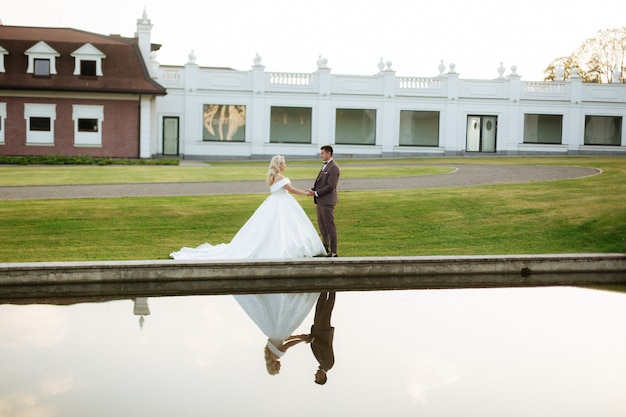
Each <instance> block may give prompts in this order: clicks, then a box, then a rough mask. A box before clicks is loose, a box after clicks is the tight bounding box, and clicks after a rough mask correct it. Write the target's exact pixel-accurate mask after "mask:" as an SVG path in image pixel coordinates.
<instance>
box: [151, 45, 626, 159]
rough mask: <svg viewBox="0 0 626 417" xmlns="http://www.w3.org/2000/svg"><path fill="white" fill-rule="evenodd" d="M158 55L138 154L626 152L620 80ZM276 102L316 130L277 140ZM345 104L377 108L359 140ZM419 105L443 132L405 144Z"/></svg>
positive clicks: (625, 93) (625, 92) (625, 97)
mask: <svg viewBox="0 0 626 417" xmlns="http://www.w3.org/2000/svg"><path fill="white" fill-rule="evenodd" d="M151 64H152V66H151V71H154V72H155V73H156V76H155V80H156V81H157V82H158V83H159V84H161V85H162V86H164V87H165V88H166V89H167V93H168V94H167V95H166V96H163V97H158V98H157V99H156V105H155V107H156V108H155V109H154V115H155V117H154V118H153V120H152V121H151V123H150V126H151V130H152V132H151V133H150V141H149V142H148V141H146V142H144V141H142V150H141V156H142V157H151V156H157V155H180V156H181V157H183V158H187V159H250V158H253V159H259V158H267V157H269V156H271V155H275V154H277V153H280V154H283V155H287V156H291V157H314V156H316V155H317V153H318V150H319V147H320V146H322V145H326V144H330V145H333V147H334V149H335V153H337V154H338V155H341V156H342V157H344V158H345V157H400V156H420V155H424V156H436V155H440V156H444V155H445V156H454V155H465V154H475V153H479V152H482V153H494V154H503V155H525V154H557V155H576V154H626V123H624V122H623V119H624V116H626V85H624V84H619V83H614V84H588V83H583V82H582V80H581V79H580V78H578V77H577V76H576V75H574V76H573V77H572V78H570V79H568V80H560V81H554V82H538V81H522V80H521V78H520V76H518V75H517V74H516V68H515V67H513V68H511V73H510V74H509V75H507V76H505V75H504V72H505V69H504V68H502V67H501V68H500V70H499V74H500V76H499V77H498V78H496V79H492V80H470V79H462V78H460V77H459V74H458V73H456V72H455V66H454V64H451V65H450V66H449V68H446V67H445V66H444V65H440V66H439V72H440V73H439V75H438V76H434V77H399V76H396V72H395V71H394V70H393V69H392V68H391V65H390V64H387V65H385V64H383V63H382V62H381V63H380V64H379V68H380V71H379V73H377V74H375V75H371V76H363V75H342V74H332V73H331V70H330V68H328V66H327V65H326V62H325V60H322V59H320V60H319V61H318V69H317V71H316V72H314V73H310V74H300V73H273V72H266V71H265V67H264V66H263V65H262V64H261V58H260V57H259V56H257V57H256V58H255V60H254V65H253V66H252V67H251V69H250V70H249V71H235V70H230V69H216V68H202V67H199V66H198V65H197V64H196V63H195V56H193V53H191V54H190V57H189V62H188V63H187V64H186V65H185V66H166V65H159V64H158V63H156V62H155V61H152V62H151ZM614 79H619V76H618V77H614ZM206 105H219V106H220V109H221V110H220V111H222V112H226V109H228V111H229V112H230V113H229V114H230V116H229V120H230V122H228V123H231V126H234V130H237V129H238V131H239V132H240V133H239V135H240V137H239V139H238V140H228V139H229V138H228V134H227V133H226V132H225V131H224V132H221V139H220V137H217V136H215V137H210V138H207V131H206V127H205V126H204V125H203V121H204V119H205V110H206V109H207V107H205V106H206ZM216 108H217V106H216ZM274 108H290V109H294V110H297V109H303V110H304V112H305V114H310V119H309V120H307V123H308V126H310V138H309V139H308V140H305V142H302V141H301V140H300V141H299V142H298V143H290V141H289V140H284V139H285V138H284V137H281V138H278V139H276V138H275V137H274V132H273V131H272V123H271V117H272V111H273V110H272V109H274ZM345 109H348V110H350V109H354V110H356V111H363V110H365V111H366V114H368V115H373V116H372V117H373V120H372V121H364V122H363V123H365V124H367V125H368V126H369V125H370V122H371V126H372V127H371V129H373V130H372V132H371V133H370V136H371V137H369V138H363V143H358V140H359V139H358V138H357V143H347V142H346V141H345V140H338V137H337V132H338V128H339V126H338V125H337V120H338V114H339V112H341V110H345ZM236 110H237V111H238V112H237V113H236V112H235V111H236ZM403 112H405V113H403ZM414 112H417V113H414ZM421 112H428V113H424V114H429V115H431V116H430V117H432V115H433V114H435V116H434V119H433V120H436V121H437V124H438V126H435V128H436V129H435V131H436V138H435V139H434V140H432V138H431V139H430V141H431V142H432V143H426V144H420V143H419V141H420V139H419V137H416V141H417V142H418V143H417V144H413V143H409V144H407V143H402V141H401V139H400V137H401V135H406V132H405V131H404V130H403V129H405V128H406V126H407V124H406V120H405V122H403V121H401V120H402V118H403V117H405V116H413V115H414V114H417V115H419V114H422V113H421ZM207 113H208V112H207ZM223 114H226V113H223ZM364 114H365V113H364ZM206 116H209V115H208V114H207V115H206ZM226 117H227V116H224V120H225V119H226ZM481 124H482V126H483V127H481ZM219 126H222V125H219ZM357 127H358V126H357ZM485 127H488V129H487V130H486V129H485ZM220 128H221V127H220ZM363 128H364V129H367V128H368V127H367V126H364V127H363ZM473 129H476V133H472V130H473ZM244 130H245V134H243V133H241V132H243V131H244ZM488 130H489V131H488ZM597 132H600V133H597ZM216 135H217V133H216ZM473 135H476V136H473ZM546 135H547V136H546ZM602 135H604V136H606V140H605V139H603V137H602ZM542 136H543V139H542ZM142 137H144V136H143V135H142ZM545 138H548V139H547V140H546V139H545ZM147 146H149V149H146V148H145V147H147Z"/></svg>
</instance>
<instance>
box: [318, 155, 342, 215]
mask: <svg viewBox="0 0 626 417" xmlns="http://www.w3.org/2000/svg"><path fill="white" fill-rule="evenodd" d="M339 174H340V169H339V165H337V163H336V162H335V160H334V159H333V160H331V161H329V162H328V164H326V165H325V166H324V167H323V168H322V169H321V170H320V173H319V174H318V175H317V178H316V179H315V184H314V185H313V191H316V192H317V197H314V198H313V201H314V202H315V204H320V205H322V206H334V205H335V204H337V200H338V198H337V185H338V184H339Z"/></svg>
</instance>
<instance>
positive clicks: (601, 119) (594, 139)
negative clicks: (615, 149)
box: [585, 116, 622, 146]
mask: <svg viewBox="0 0 626 417" xmlns="http://www.w3.org/2000/svg"><path fill="white" fill-rule="evenodd" d="M621 142H622V118H621V116H585V145H604V146H620V145H621Z"/></svg>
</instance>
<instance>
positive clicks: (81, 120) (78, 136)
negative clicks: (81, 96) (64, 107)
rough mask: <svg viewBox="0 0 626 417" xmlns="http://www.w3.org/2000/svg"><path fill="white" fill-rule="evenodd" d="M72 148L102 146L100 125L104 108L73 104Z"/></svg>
mask: <svg viewBox="0 0 626 417" xmlns="http://www.w3.org/2000/svg"><path fill="white" fill-rule="evenodd" d="M72 119H73V120H74V146H88V147H89V146H91V147H100V146H102V132H101V130H102V123H103V121H104V106H92V105H82V104H74V105H73V106H72Z"/></svg>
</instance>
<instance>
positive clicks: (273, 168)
mask: <svg viewBox="0 0 626 417" xmlns="http://www.w3.org/2000/svg"><path fill="white" fill-rule="evenodd" d="M284 161H285V157H284V156H281V155H275V156H274V157H272V160H271V161H270V169H269V170H268V171H267V185H270V186H271V185H272V184H273V183H274V178H276V175H278V174H279V173H280V163H281V162H284Z"/></svg>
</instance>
